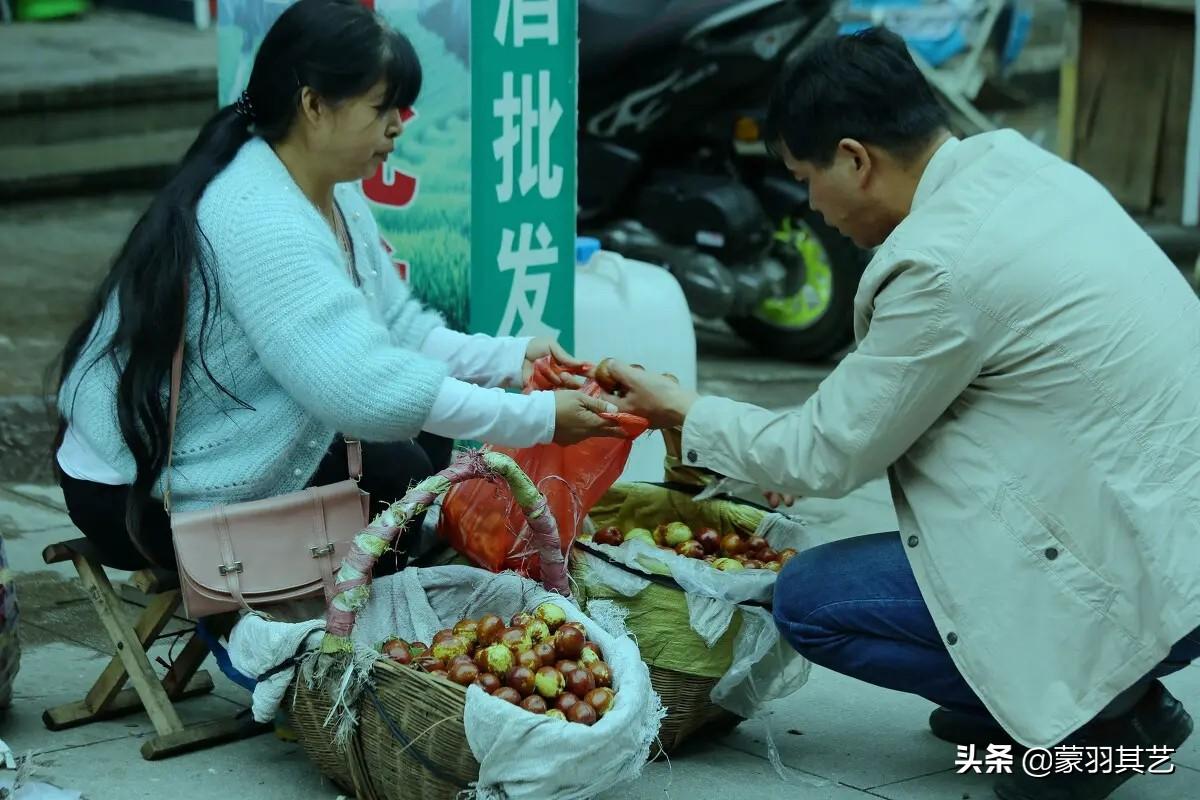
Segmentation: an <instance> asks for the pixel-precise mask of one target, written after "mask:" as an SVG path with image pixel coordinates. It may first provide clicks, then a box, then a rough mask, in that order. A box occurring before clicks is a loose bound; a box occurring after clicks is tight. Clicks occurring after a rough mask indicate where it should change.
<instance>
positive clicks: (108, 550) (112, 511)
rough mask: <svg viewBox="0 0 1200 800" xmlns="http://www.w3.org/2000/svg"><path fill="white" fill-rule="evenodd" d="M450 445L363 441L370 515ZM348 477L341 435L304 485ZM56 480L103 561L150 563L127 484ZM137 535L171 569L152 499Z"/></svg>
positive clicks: (442, 458) (443, 461) (429, 438)
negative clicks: (129, 514) (132, 523)
mask: <svg viewBox="0 0 1200 800" xmlns="http://www.w3.org/2000/svg"><path fill="white" fill-rule="evenodd" d="M453 447H454V442H453V441H452V440H450V439H444V438H442V437H440V436H433V435H431V434H426V433H422V434H421V435H420V436H418V437H417V438H416V439H411V440H409V441H407V442H391V443H387V444H376V443H367V442H364V443H363V446H362V449H363V476H362V480H361V481H360V482H359V485H360V486H361V487H362V488H363V491H366V492H368V493H369V494H370V495H371V515H372V516H374V515H375V514H378V513H379V512H380V511H382V510H383V508H384V506H385V504H387V503H390V502H393V501H395V500H399V499H400V498H401V497H403V496H404V493H405V492H407V491H408V489H409V487H410V486H411V485H412V484H413V483H416V482H418V481H420V480H422V479H424V478H427V477H429V476H430V475H432V474H433V473H435V472H437V471H439V470H441V469H444V468H445V467H446V466H447V465H448V464H449V463H450V456H451V450H452V449H453ZM347 477H348V476H347V471H346V443H345V441H344V440H343V439H342V437H340V436H339V437H338V438H337V439H336V440H334V443H333V445H332V446H331V447H330V448H329V451H328V452H326V453H325V457H324V458H322V459H321V463H320V464H318V465H317V470H316V472H315V473H313V476H312V478H310V479H309V481H308V485H309V486H326V485H328V484H331V483H337V482H338V481H344V480H346V478H347ZM59 483H60V485H61V486H62V490H63V497H64V498H65V499H66V501H67V512H68V513H69V514H70V515H71V521H72V522H73V523H75V527H77V528H78V529H79V530H80V532H82V533H83V535H84V536H86V537H87V538H88V539H89V540H90V541H91V542H92V544H93V545H95V547H96V549H97V550H99V551H100V558H101V561H102V562H103V563H104V565H105V566H108V567H113V568H115V569H125V570H136V569H142V568H144V567H147V566H150V565H149V564H148V563H147V562H146V559H145V558H143V557H142V555H141V553H139V552H138V550H137V548H136V547H134V545H133V542H132V541H131V540H130V538H129V534H128V532H127V530H126V528H125V504H126V501H127V499H128V497H129V486H109V485H107V484H103V483H92V482H91V481H81V480H76V479H75V478H72V477H71V476H69V475H65V474H64V475H61V477H60V481H59ZM418 523H419V521H418ZM418 523H414V524H418ZM141 540H142V542H143V544H144V546H145V547H146V549H147V550H148V551H149V553H150V556H151V557H152V558H153V559H154V561H155V564H156V565H157V566H162V567H167V568H172V569H173V568H174V566H175V550H174V548H173V547H172V546H171V521H170V519H169V518H168V517H167V513H166V511H164V510H163V507H162V503H161V502H159V501H157V500H151V501H150V502H149V503H147V504H146V507H145V509H144V510H143V516H142V535H141ZM383 561H384V563H381V565H380V566H381V567H383V568H384V570H383V571H391V570H394V569H396V568H398V567H400V566H402V565H401V564H400V563H399V561H398V559H397V560H393V559H384V560H383ZM387 562H391V563H387ZM388 567H390V568H391V569H387V568H388Z"/></svg>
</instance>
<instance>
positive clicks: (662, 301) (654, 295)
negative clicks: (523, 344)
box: [575, 237, 696, 481]
mask: <svg viewBox="0 0 1200 800" xmlns="http://www.w3.org/2000/svg"><path fill="white" fill-rule="evenodd" d="M575 263H576V272H575V355H576V356H577V357H578V358H581V359H583V360H585V361H591V362H593V363H595V362H598V361H599V360H600V359H602V358H608V357H612V358H616V359H618V360H620V361H624V362H625V363H627V364H641V365H642V366H643V367H645V368H646V369H647V370H650V371H651V372H667V373H670V374H672V375H674V376H675V377H677V378H678V379H679V382H680V383H681V384H683V385H684V386H686V387H688V388H691V389H694V388H696V333H695V330H694V329H693V327H692V315H691V312H690V311H688V305H687V300H686V299H684V296H683V290H682V289H680V288H679V283H678V282H677V281H676V280H675V278H674V277H673V276H672V275H671V273H670V272H668V271H667V270H665V269H663V268H662V267H657V266H654V265H653V264H647V263H645V262H643V261H634V260H631V259H627V258H625V257H624V256H622V255H620V254H619V253H613V252H609V251H605V250H601V249H600V242H599V241H598V240H596V239H592V238H588V237H580V238H579V239H577V240H576V245H575ZM666 453H667V451H666V445H665V444H664V443H663V439H662V435H661V434H660V433H659V432H657V431H650V432H648V433H646V434H645V435H643V436H641V437H639V438H638V440H637V441H636V442H634V444H633V451H632V452H631V453H630V455H629V463H628V465H627V466H626V467H625V471H624V472H623V473H622V474H621V480H622V481H661V480H662V479H663V459H664V458H665V457H666Z"/></svg>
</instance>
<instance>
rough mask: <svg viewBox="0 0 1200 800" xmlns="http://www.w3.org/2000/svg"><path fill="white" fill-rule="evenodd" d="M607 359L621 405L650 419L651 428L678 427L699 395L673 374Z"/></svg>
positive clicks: (609, 372)
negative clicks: (685, 386)
mask: <svg viewBox="0 0 1200 800" xmlns="http://www.w3.org/2000/svg"><path fill="white" fill-rule="evenodd" d="M605 363H606V365H607V371H608V375H609V376H610V377H611V378H612V380H613V382H614V383H615V384H616V385H615V387H614V389H613V391H614V393H615V395H616V396H615V398H614V401H615V402H616V403H617V405H618V407H619V408H620V409H621V411H624V412H626V413H629V414H636V415H637V416H639V417H642V418H643V419H647V420H649V421H650V427H651V428H677V427H679V426H680V425H682V424H683V420H684V418H685V417H686V416H687V413H688V411H690V410H691V408H692V404H694V403H695V402H696V400H698V399H699V395H697V394H696V393H695V392H693V391H691V390H690V389H685V388H683V387H682V386H680V385H679V381H678V380H676V379H675V377H674V376H671V375H655V374H653V373H650V372H647V371H646V370H644V369H641V368H639V367H631V366H629V365H628V364H623V363H621V362H620V361H612V360H606V362H605Z"/></svg>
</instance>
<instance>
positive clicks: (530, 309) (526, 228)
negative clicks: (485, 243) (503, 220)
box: [497, 223, 559, 337]
mask: <svg viewBox="0 0 1200 800" xmlns="http://www.w3.org/2000/svg"><path fill="white" fill-rule="evenodd" d="M500 238H501V241H500V255H499V258H498V261H499V264H500V270H501V271H502V272H512V273H513V281H512V289H511V290H510V291H509V293H508V304H507V305H506V306H505V307H504V317H503V319H501V321H500V331H499V333H498V334H497V335H499V336H551V337H557V336H558V333H559V332H558V331H557V330H555V329H554V328H551V327H550V326H549V325H547V324H546V323H545V322H543V321H542V316H543V315H544V314H545V313H546V298H547V295H548V294H549V291H550V275H549V273H545V272H543V273H540V274H532V275H531V274H530V273H529V268H530V267H545V266H551V265H554V264H556V263H558V248H557V247H551V244H552V240H551V236H550V229H549V228H547V227H546V225H545V224H544V223H543V224H541V225H539V226H538V229H537V244H538V246H537V247H534V246H533V242H532V239H533V225H531V224H529V223H522V224H521V230H520V234H519V236H518V237H517V245H516V247H515V248H514V247H513V238H514V236H513V232H512V231H511V230H510V229H508V228H505V229H504V230H503V232H502V233H501V237H500ZM530 294H532V295H533V297H532V299H531V298H530ZM518 318H520V322H521V325H520V327H519V328H516V329H515V330H514V327H515V326H516V324H517V319H518Z"/></svg>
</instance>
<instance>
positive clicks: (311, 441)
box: [308, 439, 317, 447]
mask: <svg viewBox="0 0 1200 800" xmlns="http://www.w3.org/2000/svg"><path fill="white" fill-rule="evenodd" d="M308 446H309V447H316V446H317V440H316V439H309V440H308Z"/></svg>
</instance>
